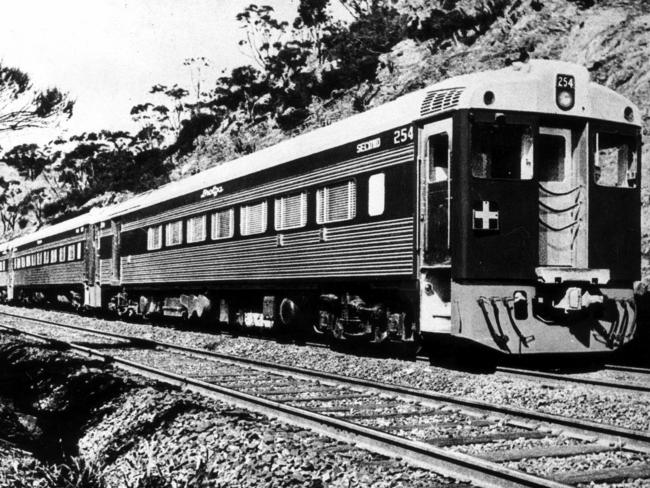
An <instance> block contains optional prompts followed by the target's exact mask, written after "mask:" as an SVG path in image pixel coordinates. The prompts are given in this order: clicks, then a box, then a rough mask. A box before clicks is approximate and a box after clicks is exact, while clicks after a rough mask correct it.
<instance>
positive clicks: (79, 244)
mask: <svg viewBox="0 0 650 488" xmlns="http://www.w3.org/2000/svg"><path fill="white" fill-rule="evenodd" d="M77 259H78V260H80V261H81V259H83V256H82V255H81V242H77Z"/></svg>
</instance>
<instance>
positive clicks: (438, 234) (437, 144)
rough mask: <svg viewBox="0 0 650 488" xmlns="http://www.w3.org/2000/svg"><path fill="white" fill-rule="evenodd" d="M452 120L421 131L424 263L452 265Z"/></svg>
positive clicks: (426, 127) (437, 265) (429, 126)
mask: <svg viewBox="0 0 650 488" xmlns="http://www.w3.org/2000/svg"><path fill="white" fill-rule="evenodd" d="M451 147H452V120H451V119H446V120H441V121H439V122H433V123H432V124H429V125H426V126H425V127H424V128H423V129H422V132H421V133H420V151H419V154H420V160H421V162H422V163H421V174H422V179H421V182H422V198H423V202H422V205H421V215H420V220H421V225H422V229H423V241H424V242H423V246H422V248H423V249H424V253H423V263H424V264H425V265H426V266H436V267H449V266H450V265H451V251H450V236H449V215H450V208H449V203H450V189H451V174H450V172H449V170H450V164H449V163H450V161H451Z"/></svg>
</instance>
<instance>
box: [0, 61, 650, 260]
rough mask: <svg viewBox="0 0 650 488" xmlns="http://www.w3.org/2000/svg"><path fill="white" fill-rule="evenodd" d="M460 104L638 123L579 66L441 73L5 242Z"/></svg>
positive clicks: (120, 212) (624, 103)
mask: <svg viewBox="0 0 650 488" xmlns="http://www.w3.org/2000/svg"><path fill="white" fill-rule="evenodd" d="M558 75H569V76H572V77H573V78H574V80H575V104H574V106H573V108H571V109H570V110H562V109H560V108H559V107H558V106H557V104H556V93H555V90H556V79H557V76H558ZM486 91H491V92H492V93H493V94H494V101H493V103H492V104H490V105H489V106H488V105H486V103H485V98H484V94H485V92H486ZM626 107H631V109H632V111H633V122H628V120H626V118H625V117H624V110H625V108H626ZM463 108H465V109H467V108H489V109H491V110H504V111H506V110H515V111H526V112H537V113H549V114H554V115H572V116H579V117H587V118H592V119H601V120H608V121H613V122H620V123H625V124H630V125H634V126H640V120H641V116H640V112H639V110H638V108H637V107H636V106H635V105H633V104H632V103H631V102H630V101H629V100H628V99H626V98H625V97H623V96H622V95H619V94H618V93H616V92H614V91H613V90H610V89H609V88H606V87H604V86H601V85H598V84H596V83H593V82H591V81H589V73H588V72H587V70H586V69H585V68H584V67H582V66H579V65H576V64H572V63H566V62H562V61H547V60H531V61H528V62H527V63H515V64H514V65H513V66H511V67H508V68H505V69H500V70H493V71H483V72H478V73H471V74H467V75H462V76H457V77H454V78H449V79H447V80H444V81H441V82H440V83H436V84H434V85H431V86H428V87H426V88H423V89H421V90H418V91H415V92H412V93H410V94H408V95H405V96H402V97H400V98H398V99H396V100H394V101H392V102H389V103H386V104H383V105H380V106H378V107H375V108H372V109H370V110H368V111H366V112H363V113H360V114H356V115H353V116H351V117H349V118H347V119H344V120H341V121H339V122H335V123H333V124H331V125H329V126H327V127H323V128H320V129H316V130H313V131H311V132H308V133H305V134H302V135H299V136H297V137H293V138H291V139H287V140H285V141H282V142H280V143H278V144H276V145H274V146H271V147H268V148H265V149H262V150H260V151H257V152H255V153H252V154H248V155H246V156H243V157H241V158H238V159H235V160H232V161H229V162H226V163H223V164H220V165H218V166H215V167H214V168H210V169H208V170H206V171H202V172H201V173H198V174H195V175H193V176H190V177H188V178H185V179H182V180H179V181H176V182H172V183H169V184H167V185H164V186H162V187H160V188H158V189H156V190H152V191H149V192H145V193H142V194H140V195H136V196H135V197H133V198H131V199H129V200H127V201H125V202H122V203H119V204H116V205H112V206H108V207H105V208H102V209H96V210H94V211H91V212H89V213H87V214H84V215H81V216H79V217H75V218H73V219H70V220H67V221H64V222H61V223H59V224H55V225H53V226H50V227H47V228H44V229H41V230H39V231H37V232H35V233H33V234H29V235H26V236H23V237H20V238H18V239H15V240H14V241H10V242H9V243H7V246H8V247H9V248H14V247H17V246H20V245H24V244H28V243H30V242H33V241H35V240H38V239H43V238H45V237H50V236H54V235H57V234H60V233H63V232H66V231H69V230H72V229H74V228H76V227H81V226H83V225H87V224H91V223H96V222H100V221H106V220H110V219H113V218H117V217H120V216H124V215H127V214H130V213H132V212H135V211H138V210H142V209H145V208H148V207H150V206H153V205H156V204H159V203H162V202H165V201H168V200H171V199H173V198H177V197H181V196H183V195H186V194H189V193H192V192H195V191H199V190H202V189H205V188H208V187H211V186H213V185H217V184H220V183H223V182H226V181H230V180H233V179H235V178H239V177H242V176H246V175H248V174H252V173H256V172H258V171H262V170H264V169H268V168H272V167H274V166H279V165H281V164H283V163H286V162H289V161H292V160H295V159H299V158H301V157H305V156H309V155H310V154H315V153H318V152H320V151H324V150H326V149H330V148H333V147H337V146H341V145H344V144H347V143H351V142H355V141H359V140H361V139H363V138H365V137H370V136H373V135H375V134H378V133H380V132H383V131H386V130H390V129H394V128H397V127H399V126H403V125H406V124H411V123H413V122H415V121H418V120H423V119H427V118H430V117H435V116H438V115H439V114H442V113H445V112H449V111H453V110H458V109H463ZM0 249H1V248H0Z"/></svg>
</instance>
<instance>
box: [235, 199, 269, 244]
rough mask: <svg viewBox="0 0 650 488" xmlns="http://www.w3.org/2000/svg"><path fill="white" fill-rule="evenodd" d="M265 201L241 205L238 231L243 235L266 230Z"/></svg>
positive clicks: (260, 232)
mask: <svg viewBox="0 0 650 488" xmlns="http://www.w3.org/2000/svg"><path fill="white" fill-rule="evenodd" d="M266 215H267V213H266V201H263V202H260V203H256V204H255V205H242V207H241V211H240V214H239V218H240V220H239V231H240V232H241V235H243V236H250V235H254V234H262V233H264V232H266V221H267V218H266Z"/></svg>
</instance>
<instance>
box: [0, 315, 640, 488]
mask: <svg viewBox="0 0 650 488" xmlns="http://www.w3.org/2000/svg"><path fill="white" fill-rule="evenodd" d="M15 317H18V318H20V319H21V320H23V321H27V322H28V324H29V325H27V324H26V323H23V324H22V325H21V327H19V328H16V327H15V326H10V325H4V324H0V329H2V330H4V331H6V332H10V333H21V334H26V335H28V336H30V337H33V338H35V339H38V340H42V341H46V342H54V343H58V344H59V345H62V346H64V347H67V348H70V349H73V350H75V351H77V352H79V353H82V354H86V355H89V356H93V357H97V358H102V359H104V360H105V361H110V362H113V363H114V364H116V365H117V366H119V367H122V368H125V369H127V370H130V371H133V372H135V373H138V374H141V375H144V376H148V377H151V378H156V379H159V380H162V381H165V382H168V383H172V384H175V385H178V386H180V387H183V388H187V389H190V390H194V391H198V392H201V393H204V394H207V395H210V396H213V397H216V398H219V399H221V400H224V401H228V402H231V403H236V404H238V405H240V406H242V407H246V408H251V409H254V410H256V411H260V412H263V413H266V414H268V415H271V416H275V417H278V418H280V419H282V420H285V421H287V422H290V423H294V424H297V425H300V426H303V427H308V428H311V429H314V430H316V431H318V432H321V433H324V434H326V435H329V436H332V437H335V438H337V439H340V440H345V441H352V442H354V443H356V444H357V445H359V446H361V447H365V448H368V449H370V450H372V451H375V452H378V453H381V454H385V455H389V456H399V457H402V458H403V459H405V460H407V461H410V462H411V463H413V464H415V465H417V466H421V467H425V468H429V469H431V470H433V471H436V472H438V473H441V474H444V475H447V476H452V477H454V478H457V479H461V480H469V481H470V482H472V483H473V484H476V485H480V486H535V487H542V486H544V487H558V486H570V485H577V484H585V483H587V484H588V483H592V482H593V483H599V482H609V483H611V482H617V481H622V480H626V479H639V478H650V435H649V434H648V433H647V432H639V431H633V430H629V429H623V428H619V427H613V426H608V425H603V424H598V423H595V422H589V421H579V420H576V419H572V418H567V417H562V416H557V415H550V414H544V413H540V412H535V411H528V410H524V409H517V408H513V407H508V406H503V405H494V404H489V403H486V402H480V401H475V400H469V399H467V398H462V397H453V396H450V395H444V394H439V393H432V392H424V391H420V390H415V389H411V388H406V387H400V386H396V385H390V384H382V383H376V382H371V381H367V380H363V379H360V378H350V377H344V376H339V375H334V374H329V373H323V372H319V371H314V370H311V369H304V368H295V367H289V366H283V365H278V364H275V363H269V362H264V361H256V360H253V359H248V358H241V357H234V356H229V355H224V354H219V353H215V352H210V351H206V350H198V349H192V348H188V347H183V346H178V345H174V344H168V343H163V342H158V341H153V340H149V339H146V338H142V337H131V336H125V335H120V334H114V333H109V332H104V331H98V330H92V329H87V328H84V327H78V326H72V325H67V324H60V323H56V322H51V321H44V320H40V319H33V318H27V317H20V316H15ZM53 327H56V329H54V328H53ZM28 329H29V330H28ZM97 338H100V339H101V340H99V341H98V340H97ZM585 454H592V455H596V456H598V455H600V456H609V457H611V459H612V461H611V463H614V464H613V465H616V459H618V458H621V459H629V458H630V457H636V458H638V459H642V460H643V462H644V463H643V464H642V465H639V464H638V463H637V464H635V465H632V466H623V465H621V466H619V467H615V468H607V469H595V470H594V469H592V470H587V471H572V470H565V471H559V472H554V473H552V474H551V475H548V474H546V475H542V474H540V473H535V472H534V470H533V472H532V473H526V472H522V471H521V470H517V469H513V467H512V466H513V465H516V463H518V462H522V461H526V460H535V459H542V458H543V459H549V458H556V459H562V458H570V457H572V456H582V455H585ZM611 463H610V466H611V465H612V464H611ZM623 464H624V463H623Z"/></svg>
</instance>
